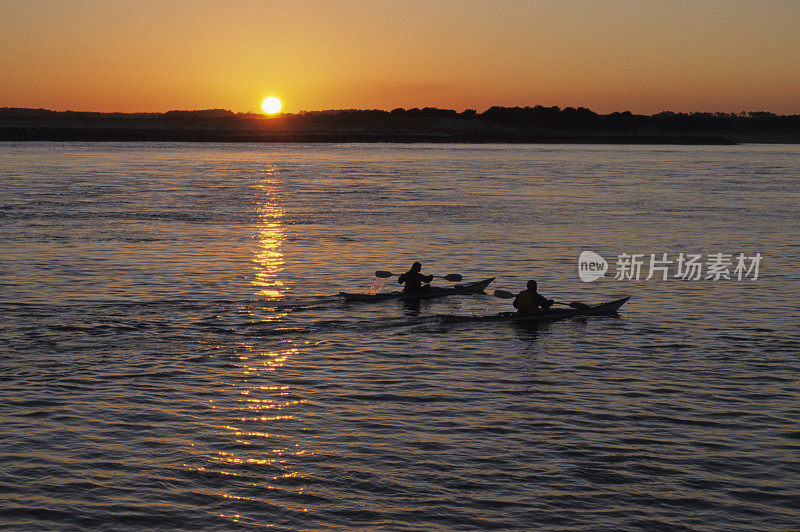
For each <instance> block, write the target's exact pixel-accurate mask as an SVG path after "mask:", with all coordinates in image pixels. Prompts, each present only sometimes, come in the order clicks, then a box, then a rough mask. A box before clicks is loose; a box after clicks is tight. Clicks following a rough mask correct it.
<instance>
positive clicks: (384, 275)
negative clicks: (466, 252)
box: [375, 270, 462, 283]
mask: <svg viewBox="0 0 800 532" xmlns="http://www.w3.org/2000/svg"><path fill="white" fill-rule="evenodd" d="M398 275H402V274H399V273H392V272H387V271H385V270H378V271H376V272H375V277H381V278H383V279H385V278H387V277H395V276H398ZM431 277H436V278H439V279H446V280H448V281H451V282H453V283H457V282H458V281H460V280H461V279H462V277H461V275H459V274H457V273H448V274H447V275H431Z"/></svg>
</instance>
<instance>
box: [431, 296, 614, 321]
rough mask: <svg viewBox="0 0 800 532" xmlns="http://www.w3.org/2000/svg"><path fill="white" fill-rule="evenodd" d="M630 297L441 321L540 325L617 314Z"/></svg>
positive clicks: (442, 318)
mask: <svg viewBox="0 0 800 532" xmlns="http://www.w3.org/2000/svg"><path fill="white" fill-rule="evenodd" d="M629 299H630V296H628V297H623V298H622V299H616V300H614V301H609V302H607V303H599V304H597V305H590V306H589V307H587V308H581V309H572V308H569V309H548V310H545V311H543V312H540V313H539V314H533V315H530V316H518V315H517V313H516V312H501V313H499V314H489V315H487V316H464V315H457V314H440V315H439V316H438V318H439V321H440V322H443V323H461V322H468V321H511V322H515V323H539V322H546V321H554V320H561V319H565V318H572V317H575V316H603V315H608V314H615V313H616V312H617V311H618V310H619V308H620V307H621V306H622V305H624V304H625V303H626V302H627V301H628V300H629Z"/></svg>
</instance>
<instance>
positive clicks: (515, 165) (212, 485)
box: [0, 143, 800, 531]
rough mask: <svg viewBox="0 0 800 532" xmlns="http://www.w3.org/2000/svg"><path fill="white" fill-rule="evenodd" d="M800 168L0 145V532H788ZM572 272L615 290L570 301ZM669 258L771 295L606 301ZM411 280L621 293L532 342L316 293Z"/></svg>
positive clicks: (652, 292)
mask: <svg viewBox="0 0 800 532" xmlns="http://www.w3.org/2000/svg"><path fill="white" fill-rule="evenodd" d="M798 170H800V147H797V146H757V145H750V146H733V147H728V146H725V147H718V146H714V147H665V146H661V147H631V146H614V147H608V146H566V145H565V146H497V145H494V146H493V145H481V146H466V145H465V146H450V145H448V146H440V145H409V146H407V145H331V146H328V145H208V144H203V145H193V144H102V143H100V144H90V143H87V144H81V143H67V144H58V143H54V144H48V143H22V144H17V143H3V144H0V223H1V224H2V233H0V311H1V312H2V325H0V422H1V423H2V431H0V492H1V493H0V526H3V527H4V528H9V529H19V530H23V529H24V530H37V529H43V530H70V529H86V528H102V529H107V530H127V529H131V530H143V529H147V530H155V529H163V530H168V529H186V530H215V529H217V530H225V529H238V528H241V529H254V530H255V529H261V528H267V527H270V528H273V529H275V530H300V529H311V530H320V529H322V530H326V529H333V530H337V529H338V530H351V529H386V530H437V529H438V530H475V529H516V530H520V529H549V530H566V529H569V530H575V529H592V530H615V531H616V530H652V529H658V530H733V529H750V530H796V529H797V526H798V522H800V490H798V486H800V427H799V426H798V420H800V385H798V372H799V371H800V359H799V357H798V352H799V351H800V330H798V317H799V316H798V314H799V313H798V304H797V301H798V299H797V296H798V288H800V274H799V273H798V271H800V246H799V245H798V240H800V239H799V238H798V237H800V220H799V219H798V207H800V205H798V203H799V202H798V198H800V181H798V176H799V175H800V172H798ZM584 250H591V251H594V252H596V253H599V254H601V255H602V256H604V257H606V258H607V259H608V260H609V262H610V263H611V272H610V275H609V276H607V277H606V278H604V279H602V280H600V281H596V282H594V283H584V282H581V281H580V280H579V278H578V274H577V259H578V255H579V254H580V253H581V252H582V251H584ZM681 252H683V253H686V254H688V253H696V254H701V255H702V256H703V257H708V256H709V255H710V254H715V253H729V254H733V255H736V254H739V253H744V254H745V255H746V256H754V255H755V254H756V253H760V254H761V256H762V260H761V262H760V265H759V266H760V268H759V277H758V279H755V280H753V279H752V278H748V279H743V280H741V281H739V280H736V279H735V278H734V279H731V280H725V279H721V280H717V281H715V280H713V279H709V280H705V279H701V280H681V279H675V278H672V279H671V280H667V281H664V280H661V279H659V278H655V279H651V280H644V279H640V280H617V279H614V278H613V270H614V263H615V261H616V259H617V257H618V256H619V255H620V254H623V253H627V254H644V255H645V258H646V259H649V254H651V253H654V254H658V255H659V256H661V254H663V253H667V254H668V257H669V258H677V256H678V254H679V253H681ZM414 260H421V261H422V262H423V264H424V271H426V272H430V273H435V274H442V275H443V274H447V273H460V274H463V275H464V278H465V280H478V279H482V278H485V277H494V276H496V277H497V280H496V281H495V284H494V285H493V286H492V287H490V289H494V288H498V289H504V290H512V291H514V290H519V289H521V288H522V287H523V286H524V283H525V281H526V280H527V279H529V278H531V277H535V278H536V279H538V281H539V286H540V291H541V292H542V293H544V294H545V295H547V296H548V297H554V298H556V299H559V300H566V301H572V300H579V301H585V302H589V303H595V302H600V301H605V300H609V299H612V298H615V297H618V296H621V295H631V296H633V297H632V299H631V301H630V302H629V304H628V305H626V306H625V307H623V309H622V311H621V312H620V314H619V315H618V316H614V317H593V318H588V319H575V320H570V321H564V322H557V323H552V324H550V325H546V326H540V327H520V326H515V325H513V324H509V323H484V324H481V323H478V324H475V323H470V324H461V325H443V324H439V323H438V322H437V320H436V318H435V316H436V315H437V314H442V313H448V314H482V313H488V312H497V311H500V310H508V309H510V305H509V302H508V301H504V300H499V299H496V298H493V297H492V296H491V295H470V296H460V297H452V298H445V299H440V300H431V301H428V302H423V303H421V304H418V305H413V304H403V303H400V302H385V303H382V304H376V305H365V304H361V305H358V304H343V303H342V302H340V301H338V300H336V299H335V298H334V297H333V296H334V295H335V294H336V293H338V292H339V291H341V290H350V291H364V290H367V289H368V288H369V287H370V285H371V284H372V282H373V281H374V280H375V278H374V277H373V272H374V271H375V270H378V269H386V270H392V271H394V272H401V271H404V270H405V269H406V268H407V267H408V266H409V265H410V263H411V262H412V261H414ZM645 269H646V268H645ZM645 273H646V271H643V274H642V277H645V276H646V275H645ZM704 273H705V272H704ZM392 282H393V280H391V279H390V280H389V283H387V285H386V287H384V288H383V290H388V289H389V288H390V287H391V283H392ZM395 286H396V285H395ZM490 291H491V290H490ZM287 304H300V305H303V307H304V308H302V309H300V310H288V309H285V308H282V305H287Z"/></svg>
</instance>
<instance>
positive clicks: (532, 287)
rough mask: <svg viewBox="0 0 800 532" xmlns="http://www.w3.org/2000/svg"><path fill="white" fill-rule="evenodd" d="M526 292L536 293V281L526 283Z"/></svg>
mask: <svg viewBox="0 0 800 532" xmlns="http://www.w3.org/2000/svg"><path fill="white" fill-rule="evenodd" d="M528 290H530V291H531V292H536V281H534V280H533V279H531V280H530V281H528Z"/></svg>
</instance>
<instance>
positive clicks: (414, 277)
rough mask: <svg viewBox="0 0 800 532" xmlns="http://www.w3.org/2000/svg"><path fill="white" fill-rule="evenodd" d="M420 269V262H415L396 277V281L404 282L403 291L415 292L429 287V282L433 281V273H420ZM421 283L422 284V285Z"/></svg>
mask: <svg viewBox="0 0 800 532" xmlns="http://www.w3.org/2000/svg"><path fill="white" fill-rule="evenodd" d="M421 270H422V264H421V263H419V262H415V263H414V264H412V265H411V269H410V270H408V271H407V272H406V273H404V274H402V275H401V276H400V277H398V278H397V282H398V283H400V284H404V283H405V286H404V287H403V292H404V293H406V294H408V293H411V294H413V293H416V292H424V291H425V290H428V289H430V285H429V284H428V283H430V282H431V281H433V275H422V274H421V273H420V271H421ZM423 283H425V284H424V286H423Z"/></svg>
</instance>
